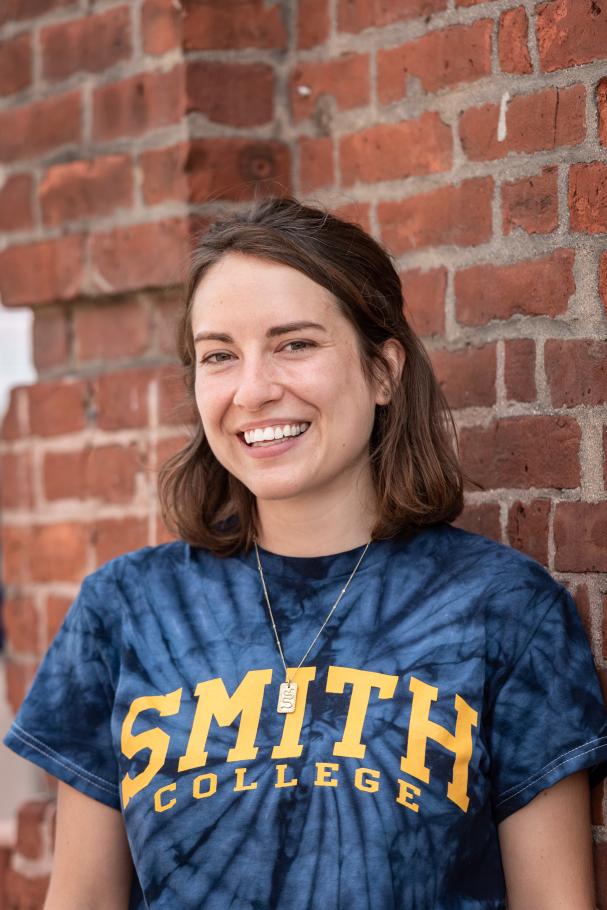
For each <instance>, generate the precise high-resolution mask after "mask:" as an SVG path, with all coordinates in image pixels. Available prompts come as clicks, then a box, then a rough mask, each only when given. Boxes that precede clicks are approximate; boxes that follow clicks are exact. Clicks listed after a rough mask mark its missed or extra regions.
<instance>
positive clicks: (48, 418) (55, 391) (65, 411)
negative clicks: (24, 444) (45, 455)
mask: <svg viewBox="0 0 607 910" xmlns="http://www.w3.org/2000/svg"><path fill="white" fill-rule="evenodd" d="M27 392H28V397H29V413H30V427H31V432H32V433H33V435H34V436H56V435H59V434H62V433H76V432H78V430H82V429H84V427H85V426H86V422H87V416H86V415H87V407H88V403H89V399H90V389H89V386H88V383H87V382H85V381H84V380H82V379H73V378H66V379H59V380H56V381H54V382H39V383H37V384H36V385H32V386H29V387H28V389H27Z"/></svg>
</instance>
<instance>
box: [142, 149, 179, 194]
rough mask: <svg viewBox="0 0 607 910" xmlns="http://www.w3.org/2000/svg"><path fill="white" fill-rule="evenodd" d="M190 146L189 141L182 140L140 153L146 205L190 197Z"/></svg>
mask: <svg viewBox="0 0 607 910" xmlns="http://www.w3.org/2000/svg"><path fill="white" fill-rule="evenodd" d="M189 148H190V146H189V144H188V143H186V142H182V143H179V145H171V146H169V147H168V148H160V149H151V150H150V151H148V152H142V153H141V154H140V156H139V164H140V165H141V173H142V175H143V185H142V189H143V199H144V202H145V203H146V205H156V204H157V203H159V202H163V201H164V200H165V199H179V200H184V201H185V200H187V199H188V196H189V192H188V185H189V184H188V179H187V174H186V166H187V160H188V154H189Z"/></svg>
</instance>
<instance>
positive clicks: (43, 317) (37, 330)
mask: <svg viewBox="0 0 607 910" xmlns="http://www.w3.org/2000/svg"><path fill="white" fill-rule="evenodd" d="M32 342H33V344H32V348H33V359H34V366H35V367H36V369H37V370H39V371H41V372H44V371H45V370H49V369H52V368H53V367H58V366H61V365H62V364H64V363H66V362H67V360H68V358H69V355H70V328H69V322H68V316H67V313H66V312H65V310H64V309H62V308H60V307H44V308H43V309H40V310H35V311H34V326H33V337H32Z"/></svg>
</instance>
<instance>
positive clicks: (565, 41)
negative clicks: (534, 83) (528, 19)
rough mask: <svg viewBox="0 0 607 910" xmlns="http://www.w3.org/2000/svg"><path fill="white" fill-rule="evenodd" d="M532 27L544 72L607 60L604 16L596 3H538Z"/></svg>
mask: <svg viewBox="0 0 607 910" xmlns="http://www.w3.org/2000/svg"><path fill="white" fill-rule="evenodd" d="M535 28H536V34H537V46H538V50H539V54H540V64H541V67H542V69H543V71H544V72H546V73H551V72H553V71H554V70H559V69H565V68H566V67H569V66H578V65H579V64H581V63H591V62H592V61H593V60H604V59H605V58H606V57H607V15H605V7H604V6H603V5H602V3H600V2H596V0H549V2H547V3H540V4H539V5H538V6H536V8H535Z"/></svg>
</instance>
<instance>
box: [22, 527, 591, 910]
mask: <svg viewBox="0 0 607 910" xmlns="http://www.w3.org/2000/svg"><path fill="white" fill-rule="evenodd" d="M362 552H363V547H358V548H356V549H353V550H350V551H347V552H341V553H337V554H334V555H329V556H321V557H305V558H303V557H288V556H281V555H278V554H276V553H271V552H269V551H267V550H265V549H263V548H260V558H261V562H262V567H263V569H264V573H265V578H266V582H267V586H268V593H269V596H270V602H271V605H272V608H273V611H274V616H275V620H276V625H277V628H278V632H279V636H280V639H281V643H282V646H283V650H284V654H285V660H286V661H287V665H288V666H289V667H291V668H293V667H297V665H298V664H299V662H300V661H301V659H302V657H303V655H304V654H305V652H306V649H307V648H308V646H309V644H310V643H311V641H312V640H313V638H314V636H315V635H316V633H317V632H318V630H319V628H320V626H321V624H322V622H323V621H324V619H325V617H326V615H327V613H328V611H329V610H330V608H331V606H332V605H333V603H334V602H335V600H336V599H337V596H338V595H339V592H340V590H341V588H343V586H344V584H345V582H346V581H347V579H348V577H349V576H350V573H351V571H352V569H353V568H354V566H355V565H356V562H357V560H358V558H359V556H360V555H361V554H362ZM283 681H284V667H283V664H282V661H281V659H280V654H279V651H278V648H277V645H276V640H275V637H274V632H273V629H272V625H271V622H270V619H269V613H268V609H267V605H266V603H265V599H264V596H263V589H262V587H261V583H260V579H259V575H258V570H257V564H256V560H255V552H254V550H251V551H249V552H248V553H241V554H239V555H237V556H234V557H230V558H227V559H226V558H224V559H221V558H218V557H215V556H213V555H211V554H210V553H209V552H208V551H205V550H202V549H196V548H193V547H191V546H189V545H187V544H185V543H183V542H173V543H168V544H163V545H161V546H157V547H147V548H144V549H141V550H138V551H136V552H134V553H130V554H127V555H125V556H121V557H119V558H117V559H115V560H113V561H112V562H109V563H108V564H106V565H105V566H103V567H102V568H101V569H99V570H97V571H96V572H94V573H93V574H92V575H90V576H88V577H87V578H86V579H85V581H84V583H83V585H82V589H81V592H80V594H79V596H78V598H77V599H76V601H75V602H74V604H73V605H72V607H71V609H70V610H69V612H68V614H67V617H66V619H65V622H64V624H63V626H62V627H61V629H60V631H59V633H58V634H57V636H56V638H55V640H54V642H53V644H52V645H51V647H50V649H49V651H48V653H47V655H46V657H45V659H44V661H43V662H42V664H41V667H40V669H39V671H38V674H37V676H36V679H35V681H34V683H33V685H32V687H31V689H30V692H29V694H28V696H27V698H26V699H25V701H24V703H23V705H22V707H21V709H20V711H19V713H18V715H17V718H16V720H15V722H14V724H13V726H12V727H11V729H10V731H9V733H8V734H7V736H6V738H5V743H6V744H7V745H8V746H10V747H11V748H12V749H14V750H15V751H16V752H18V753H20V754H21V755H23V756H25V757H26V758H28V759H30V760H31V761H33V762H36V763H37V764H38V765H41V766H42V767H43V768H45V769H46V770H47V771H49V772H50V773H51V774H53V775H55V776H56V777H58V778H60V779H61V780H63V781H66V782H67V783H69V784H71V785H72V786H73V787H76V788H77V789H79V790H81V791H82V792H84V793H86V794H88V795H89V796H91V797H93V798H94V799H97V800H100V801H101V802H103V803H105V804H107V805H108V806H112V807H114V808H115V809H117V810H120V811H121V812H122V813H123V817H124V822H125V826H126V831H127V834H128V840H129V844H130V849H131V852H132V856H133V861H134V866H135V870H136V876H135V877H134V884H133V888H132V895H131V901H130V907H131V908H137V910H142V908H144V907H147V908H150V910H227V908H231V910H254V908H255V910H273V908H276V910H328V908H331V910H353V908H355V910H480V908H484V910H489V908H491V910H495V908H504V907H505V906H506V903H505V885H504V876H503V870H502V865H501V860H500V853H499V846H498V839H497V824H498V823H499V822H500V821H501V820H502V819H504V818H505V817H506V816H508V815H509V814H510V813H512V812H515V811H516V810H517V809H520V808H521V807H522V806H524V805H525V804H526V803H528V802H529V800H531V799H533V797H534V796H535V795H536V794H537V793H538V792H539V791H540V790H542V789H543V788H545V787H550V786H552V785H553V784H555V783H556V782H557V781H559V780H560V779H561V778H564V777H566V776H567V775H569V774H572V773H573V772H575V771H578V770H580V769H589V770H590V772H591V773H590V782H591V784H595V783H597V782H598V781H599V780H600V779H601V778H602V777H603V776H604V775H605V774H607V767H606V763H607V710H606V708H605V707H604V704H603V700H602V697H601V691H600V688H599V683H598V678H597V674H596V671H595V669H594V664H593V660H592V656H591V652H590V647H589V644H588V641H587V639H586V637H585V633H584V630H583V627H582V624H581V621H580V618H579V616H578V613H577V610H576V607H575V604H574V602H573V600H572V598H571V596H570V594H569V593H568V592H567V591H566V589H565V588H564V587H563V586H561V585H560V584H559V583H557V582H556V581H555V580H553V579H552V577H551V576H550V575H549V574H548V573H547V572H546V570H545V569H543V568H542V567H541V566H540V565H539V564H538V563H536V562H534V561H533V560H532V559H530V558H528V557H526V556H524V555H522V554H521V553H519V552H517V551H515V550H513V549H511V548H509V547H506V546H503V545H500V544H497V543H494V542H493V541H491V540H488V539H486V538H484V537H482V536H480V535H477V534H472V533H470V532H467V531H464V530H461V529H458V528H454V527H452V526H450V525H448V524H438V525H434V526H432V527H430V528H427V529H425V530H423V531H420V532H419V533H417V534H415V535H414V536H411V537H409V538H408V539H396V538H393V539H391V540H383V541H376V542H373V543H372V544H371V546H370V547H369V549H368V550H367V552H366V554H365V557H364V559H363V561H362V563H361V565H360V567H359V569H358V572H357V573H356V575H355V576H354V579H353V580H352V582H351V584H350V586H349V588H348V589H347V592H346V595H345V596H344V597H343V598H342V600H341V602H340V604H339V606H338V608H337V609H336V611H335V612H334V614H333V616H332V617H331V619H330V620H329V622H328V624H327V626H326V627H325V629H324V631H323V633H322V635H321V636H320V638H319V639H318V641H317V642H316V644H315V645H314V647H313V648H312V650H311V652H310V654H309V655H308V657H307V659H306V660H305V662H304V663H303V664H302V666H301V669H299V670H298V672H297V674H296V676H295V681H296V682H297V683H298V685H299V689H298V695H297V702H296V709H295V711H294V712H293V713H287V714H284V713H278V712H277V710H276V707H277V700H278V691H279V685H280V683H281V682H283Z"/></svg>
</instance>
